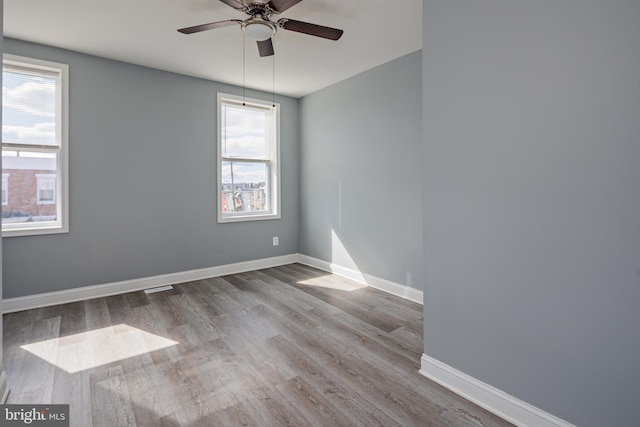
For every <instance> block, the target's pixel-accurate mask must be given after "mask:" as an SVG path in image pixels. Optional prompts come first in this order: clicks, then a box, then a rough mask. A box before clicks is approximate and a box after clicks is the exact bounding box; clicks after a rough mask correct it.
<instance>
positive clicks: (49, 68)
mask: <svg viewBox="0 0 640 427" xmlns="http://www.w3.org/2000/svg"><path fill="white" fill-rule="evenodd" d="M5 65H8V66H13V67H16V68H24V69H25V70H27V71H28V70H33V71H34V72H43V71H44V72H50V73H56V74H58V78H57V82H56V102H57V104H58V106H59V111H58V112H59V116H58V115H57V116H56V128H57V129H59V132H60V134H59V135H56V139H57V141H59V145H58V146H57V147H56V146H42V147H41V146H32V145H28V144H10V143H4V142H3V143H2V149H4V148H8V149H9V150H11V149H17V150H20V151H25V152H27V151H34V150H35V151H42V152H54V153H56V175H57V178H56V188H55V190H54V191H55V199H56V218H57V219H56V221H42V222H30V223H9V224H2V237H18V236H34V235H44V234H59V233H68V232H69V149H68V147H69V66H68V65H67V64H62V63H59V62H52V61H46V60H42V59H37V58H30V57H25V56H19V55H12V54H8V53H5V54H3V56H2V66H3V72H4V66H5ZM38 194H39V193H38ZM38 194H37V195H36V200H37V199H38V198H39V195H38ZM7 201H8V200H7Z"/></svg>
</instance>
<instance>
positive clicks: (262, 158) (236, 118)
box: [218, 94, 280, 222]
mask: <svg viewBox="0 0 640 427" xmlns="http://www.w3.org/2000/svg"><path fill="white" fill-rule="evenodd" d="M279 110H280V106H279V104H277V103H276V104H274V103H271V102H266V101H260V100H255V99H243V98H242V97H237V96H233V95H225V94H218V222H234V221H251V220H260V219H276V218H280V191H279V186H280V169H279V151H280V150H279V146H280V138H279V127H280V125H279V116H280V115H279Z"/></svg>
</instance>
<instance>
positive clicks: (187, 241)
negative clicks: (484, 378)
mask: <svg viewBox="0 0 640 427" xmlns="http://www.w3.org/2000/svg"><path fill="white" fill-rule="evenodd" d="M5 52H7V53H12V54H17V55H24V56H32V57H36V58H41V59H46V60H51V61H57V62H63V63H67V64H69V75H70V94H69V95H70V138H69V146H70V148H69V149H70V171H69V174H70V185H69V188H70V213H69V215H70V224H69V227H70V233H68V234H59V235H47V236H36V237H12V238H7V239H5V240H4V249H5V250H4V298H11V297H18V296H23V295H31V294H36V293H41V292H50V291H59V290H63V289H70V288H75V287H81V286H88V285H94V284H101V283H110V282H115V281H120V280H127V279H134V278H140V277H147V276H153V275H159V274H166V273H172V272H181V271H186V270H191V269H198V268H205V267H213V266H216V265H222V264H228V263H233V262H240V261H247V260H253V259H259V258H266V257H272V256H278V255H284V254H292V253H296V252H297V245H298V237H297V231H298V207H299V200H298V199H299V187H298V185H299V184H298V176H299V168H298V157H299V154H298V150H299V142H298V139H299V117H298V109H299V107H298V104H299V101H298V100H296V99H293V98H287V97H277V98H276V101H278V102H280V103H281V165H282V219H280V220H273V221H257V222H248V223H234V224H217V223H216V151H215V147H216V93H217V91H223V92H227V93H235V94H241V93H242V90H241V88H238V87H232V86H227V85H223V84H219V83H215V82H210V81H205V80H199V79H195V78H192V77H186V76H181V75H177V74H171V73H167V72H163V71H158V70H153V69H149V68H143V67H139V66H134V65H130V64H125V63H121V62H115V61H111V60H107V59H103V58H97V57H93V56H88V55H83V54H80V53H75V52H69V51H64V50H59V49H54V48H50V47H45V46H39V45H34V44H29V43H25V42H22V41H17V40H11V39H6V40H5ZM247 96H251V97H257V98H259V97H262V98H264V99H271V94H260V93H255V92H253V91H247ZM273 236H279V237H280V245H279V246H278V247H273V246H272V239H271V238H272V237H273Z"/></svg>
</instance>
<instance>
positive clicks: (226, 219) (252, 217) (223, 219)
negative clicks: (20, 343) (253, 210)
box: [218, 214, 280, 224]
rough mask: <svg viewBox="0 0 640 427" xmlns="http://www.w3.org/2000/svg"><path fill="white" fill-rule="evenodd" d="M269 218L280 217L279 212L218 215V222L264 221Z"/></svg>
mask: <svg viewBox="0 0 640 427" xmlns="http://www.w3.org/2000/svg"><path fill="white" fill-rule="evenodd" d="M270 219H280V214H268V215H237V216H236V215H234V216H227V217H222V216H218V223H219V224H224V223H227V222H247V221H265V220H270Z"/></svg>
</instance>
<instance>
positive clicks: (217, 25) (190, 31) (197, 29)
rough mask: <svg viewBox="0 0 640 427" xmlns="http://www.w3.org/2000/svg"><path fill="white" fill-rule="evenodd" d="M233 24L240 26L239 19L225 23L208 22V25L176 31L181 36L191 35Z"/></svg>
mask: <svg viewBox="0 0 640 427" xmlns="http://www.w3.org/2000/svg"><path fill="white" fill-rule="evenodd" d="M234 24H242V21H241V20H239V19H229V20H227V21H217V22H209V23H208V24H202V25H195V26H193V27H187V28H180V29H179V30H178V31H179V32H181V33H182V34H193V33H199V32H201V31H207V30H213V29H215V28H222V27H228V26H230V25H234Z"/></svg>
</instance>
